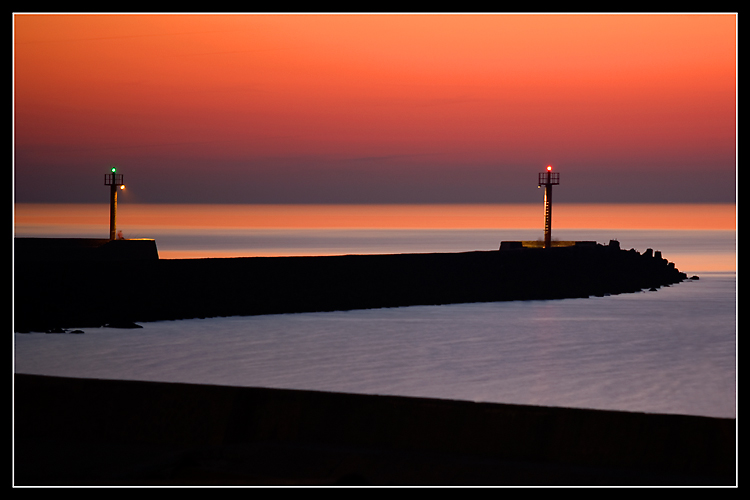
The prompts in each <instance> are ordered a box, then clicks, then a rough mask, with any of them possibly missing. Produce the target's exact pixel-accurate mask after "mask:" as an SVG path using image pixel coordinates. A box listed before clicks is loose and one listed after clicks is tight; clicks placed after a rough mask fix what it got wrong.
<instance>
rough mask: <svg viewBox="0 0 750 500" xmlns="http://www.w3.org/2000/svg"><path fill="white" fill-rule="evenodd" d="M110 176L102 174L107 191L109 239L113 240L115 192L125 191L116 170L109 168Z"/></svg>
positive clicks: (120, 176) (114, 232)
mask: <svg viewBox="0 0 750 500" xmlns="http://www.w3.org/2000/svg"><path fill="white" fill-rule="evenodd" d="M110 171H111V172H112V173H111V174H104V185H105V186H110V189H109V239H110V240H114V239H115V238H116V237H117V236H116V232H117V223H116V219H117V190H118V189H125V184H124V183H123V177H122V174H118V173H117V168H115V167H112V168H110Z"/></svg>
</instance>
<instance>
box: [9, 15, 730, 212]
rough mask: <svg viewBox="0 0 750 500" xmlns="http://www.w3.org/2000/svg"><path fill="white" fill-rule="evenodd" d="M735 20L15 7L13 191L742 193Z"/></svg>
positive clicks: (477, 197)
mask: <svg viewBox="0 0 750 500" xmlns="http://www.w3.org/2000/svg"><path fill="white" fill-rule="evenodd" d="M736 61H737V59H736V16H735V15H731V14H729V15H36V14H34V15H15V16H14V103H15V107H14V117H15V128H14V140H15V150H14V153H15V169H14V173H15V194H16V200H17V201H20V202H43V201H49V202H72V203H75V202H101V201H104V202H106V200H107V191H106V189H105V188H104V187H103V186H102V179H101V177H102V175H103V174H104V173H106V171H107V170H106V169H107V167H108V165H110V164H116V165H118V167H119V168H120V172H122V173H124V174H125V179H126V183H127V184H128V185H129V186H128V187H129V188H130V189H133V190H134V191H133V193H134V194H133V196H137V197H138V200H139V201H142V202H152V203H153V202H177V203H206V202H212V203H226V202H231V203H269V202H270V203H331V202H332V203H359V202H362V203H394V202H401V203H420V202H429V203H440V202H464V203H466V202H477V203H507V202H511V203H512V202H530V201H535V200H536V199H537V198H538V191H537V190H536V172H537V171H539V170H541V169H542V168H543V167H544V165H546V164H548V163H552V164H554V165H555V167H556V168H557V169H558V170H559V171H560V172H562V174H561V175H562V177H561V186H560V188H559V189H558V190H557V192H558V193H559V194H556V196H557V198H556V199H559V200H562V201H569V202H590V201H591V202H602V201H614V202H644V201H645V202H662V201H671V202H734V201H735V200H734V196H735V171H736V66H737V63H736Z"/></svg>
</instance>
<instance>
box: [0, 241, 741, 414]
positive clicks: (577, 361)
mask: <svg viewBox="0 0 750 500" xmlns="http://www.w3.org/2000/svg"><path fill="white" fill-rule="evenodd" d="M620 234H622V232H620ZM282 236H283V235H282ZM303 236H304V235H302V236H300V235H299V234H297V235H296V237H297V238H298V241H300V242H302V245H303V246H304V244H305V243H304V242H305V238H304V237H303ZM345 236H346V235H344V234H343V233H340V234H338V235H337V237H339V238H344V239H346V238H345ZM349 236H351V238H350V239H349V240H347V241H348V242H347V243H346V244H347V245H349V244H351V245H354V246H356V245H358V244H359V245H361V244H362V240H361V237H362V234H360V233H356V234H351V235H349ZM375 236H376V235H373V234H369V235H365V237H366V238H365V239H367V238H370V239H372V238H374V237H375ZM449 236H451V235H448V234H446V233H443V234H442V235H440V234H438V235H437V237H442V238H448V239H449V240H450V241H453V242H454V244H455V241H456V240H460V237H461V236H462V235H461V234H453V235H452V238H449ZM463 236H464V237H466V233H464V234H463ZM471 236H472V237H483V235H482V234H472V235H471ZM584 236H585V237H581V238H579V239H589V238H590V239H601V237H602V236H605V235H604V233H601V232H593V233H591V234H586V235H584ZM625 236H626V237H625V238H623V239H622V241H621V244H622V246H623V247H625V248H628V247H629V246H630V245H631V244H633V245H632V246H635V247H639V246H645V245H648V246H649V247H653V248H654V249H661V250H662V251H663V254H664V256H665V257H666V258H668V259H669V260H672V261H675V262H676V264H677V266H678V268H681V270H684V271H686V272H687V273H688V275H689V276H691V275H693V274H695V273H698V274H699V278H700V279H698V280H687V281H684V282H682V283H678V284H675V285H672V286H669V287H662V288H660V289H658V290H657V291H643V292H639V293H631V294H621V295H612V296H605V297H592V298H586V299H564V300H548V301H511V302H494V303H473V304H454V305H442V306H415V307H400V308H386V309H371V310H358V311H346V312H327V313H304V314H280V315H267V316H254V317H221V318H207V319H194V320H180V321H161V322H151V323H149V322H146V323H142V324H141V326H142V327H143V328H141V329H128V330H124V329H113V328H87V329H84V330H83V331H84V333H83V334H71V333H68V334H44V333H31V334H15V357H14V363H15V372H16V373H30V374H44V375H58V376H70V377H85V378H102V379H126V380H151V381H166V382H188V383H201V384H219V385H233V386H250V387H271V388H288V389H307V390H318V391H335V392H351V393H362V394H388V395H399V396H416V397H433V398H443V399H457V400H469V401H484V402H497V403H516V404H531V405H543V406H560V407H577V408H597V409H610V410H625V411H639V412H656V413H674V414H689V415H704V416H714V417H736V380H737V378H736V366H737V362H736V359H737V358H736V345H737V300H736V299H737V279H736V270H734V269H731V270H720V271H715V270H708V271H706V270H701V269H700V267H701V265H702V266H703V267H706V268H711V269H714V268H715V267H716V266H719V267H721V266H722V265H723V264H716V262H717V259H718V261H719V262H725V259H728V258H729V257H730V256H731V257H732V258H733V257H734V255H735V253H734V249H735V237H734V232H723V231H718V232H710V231H709V232H705V231H703V232H689V231H688V232H655V233H654V232H652V233H648V232H647V233H643V232H631V233H627V234H625ZM283 237H286V238H290V239H293V237H294V235H290V234H287V235H286V236H283ZM427 237H428V239H429V238H432V239H433V240H431V241H427V242H425V241H422V242H421V243H419V244H422V245H429V244H434V243H435V240H434V238H435V237H436V233H434V232H430V233H428V234H427ZM413 238H414V234H412V240H411V241H412V244H414V242H413ZM323 243H324V244H325V245H326V246H330V245H332V244H333V245H336V244H340V243H341V242H339V243H336V242H334V241H328V242H323ZM465 243H466V244H467V245H468V244H469V243H471V242H469V241H465ZM469 248H470V247H469ZM643 249H644V248H639V250H640V251H642V250H643ZM683 256H685V257H686V259H685V260H687V261H688V262H693V263H695V266H697V267H692V268H691V267H687V268H685V267H683V266H682V265H681V264H680V262H681V258H682V257H683ZM701 262H703V263H704V264H701ZM711 263H713V264H711ZM732 266H734V261H732Z"/></svg>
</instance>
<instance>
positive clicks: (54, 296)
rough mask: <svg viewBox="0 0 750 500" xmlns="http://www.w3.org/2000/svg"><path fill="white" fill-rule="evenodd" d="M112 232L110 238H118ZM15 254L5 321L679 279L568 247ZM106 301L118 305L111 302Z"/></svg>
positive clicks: (323, 307)
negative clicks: (220, 254)
mask: <svg viewBox="0 0 750 500" xmlns="http://www.w3.org/2000/svg"><path fill="white" fill-rule="evenodd" d="M118 243H120V242H119V241H113V242H110V243H109V244H118ZM116 270H117V275H116V277H115V278H114V279H113V274H112V271H113V268H112V266H103V265H101V262H99V261H96V260H93V261H87V260H70V261H59V260H57V261H48V260H27V261H19V260H17V261H16V266H15V277H14V278H15V280H14V283H15V297H14V299H15V302H14V304H15V311H14V313H15V317H14V323H15V329H16V331H46V330H48V329H50V328H81V327H87V326H101V325H105V324H110V323H113V322H139V321H159V320H170V319H189V318H203V317H216V316H246V315H256V314H278V313H294V312H320V311H334V310H351V309H368V308H380V307H401V306H411V305H441V304H455V303H468V302H492V301H503V300H545V299H561V298H580V297H590V296H601V295H604V294H617V293H627V292H636V291H640V290H649V289H651V288H659V287H661V286H665V285H670V284H673V283H677V282H680V281H682V280H683V279H685V278H686V276H685V275H684V273H681V272H680V271H679V270H677V269H676V268H675V266H674V264H673V263H670V262H668V261H667V260H666V259H664V258H662V257H661V256H659V257H657V256H655V255H654V254H653V252H651V251H650V250H649V251H647V252H645V253H644V254H640V253H638V252H636V251H635V250H627V251H626V250H621V249H619V248H617V247H614V246H612V245H606V246H605V245H597V244H586V245H573V246H568V247H554V246H553V247H552V248H546V249H543V248H520V249H515V250H509V251H505V250H499V251H485V252H465V253H442V254H437V253H436V254H398V255H346V256H332V257H252V258H224V259H175V260H162V259H131V260H121V261H118V262H117V263H116ZM112 304H117V307H112Z"/></svg>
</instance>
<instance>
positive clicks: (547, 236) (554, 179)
mask: <svg viewBox="0 0 750 500" xmlns="http://www.w3.org/2000/svg"><path fill="white" fill-rule="evenodd" d="M554 184H560V173H559V172H553V171H552V165H547V170H546V171H545V172H539V186H538V187H542V186H544V248H550V247H551V246H552V186H553V185H554Z"/></svg>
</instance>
